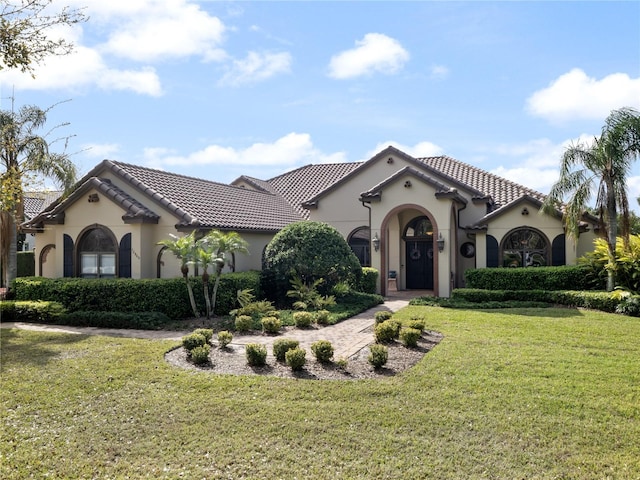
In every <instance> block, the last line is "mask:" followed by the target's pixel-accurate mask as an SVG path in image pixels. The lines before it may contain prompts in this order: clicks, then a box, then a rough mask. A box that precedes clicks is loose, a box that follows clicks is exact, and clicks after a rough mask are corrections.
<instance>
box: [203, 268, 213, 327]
mask: <svg viewBox="0 0 640 480" xmlns="http://www.w3.org/2000/svg"><path fill="white" fill-rule="evenodd" d="M202 289H203V290H204V292H203V293H204V301H205V304H206V305H207V318H211V316H212V315H213V312H212V311H211V299H210V298H209V273H207V271H206V270H205V271H204V272H203V273H202Z"/></svg>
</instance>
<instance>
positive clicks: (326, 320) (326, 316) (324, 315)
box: [316, 310, 331, 325]
mask: <svg viewBox="0 0 640 480" xmlns="http://www.w3.org/2000/svg"><path fill="white" fill-rule="evenodd" d="M316 323H317V324H318V325H329V324H330V323H331V313H330V312H329V310H320V311H318V312H316Z"/></svg>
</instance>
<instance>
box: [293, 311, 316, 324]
mask: <svg viewBox="0 0 640 480" xmlns="http://www.w3.org/2000/svg"><path fill="white" fill-rule="evenodd" d="M293 322H294V324H295V326H296V327H298V328H308V327H310V326H311V324H312V323H313V314H312V313H311V312H295V313H294V314H293Z"/></svg>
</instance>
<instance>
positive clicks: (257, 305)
mask: <svg viewBox="0 0 640 480" xmlns="http://www.w3.org/2000/svg"><path fill="white" fill-rule="evenodd" d="M274 311H275V309H274V308H273V303H272V302H270V301H268V300H257V301H255V302H250V303H248V304H246V305H245V306H244V307H240V308H237V309H236V310H233V311H231V314H232V315H233V316H235V317H238V316H240V315H248V316H250V317H253V318H255V319H256V320H258V319H260V318H262V317H265V316H275V315H271V314H272V312H274Z"/></svg>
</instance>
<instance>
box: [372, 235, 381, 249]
mask: <svg viewBox="0 0 640 480" xmlns="http://www.w3.org/2000/svg"><path fill="white" fill-rule="evenodd" d="M371 243H373V249H374V250H375V251H376V252H377V251H378V250H380V237H378V234H377V233H376V234H375V235H374V236H373V239H372V240H371Z"/></svg>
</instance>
